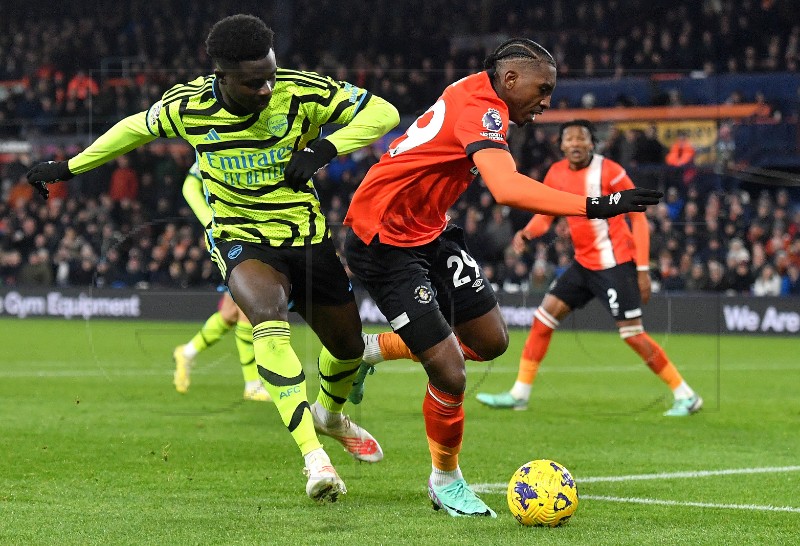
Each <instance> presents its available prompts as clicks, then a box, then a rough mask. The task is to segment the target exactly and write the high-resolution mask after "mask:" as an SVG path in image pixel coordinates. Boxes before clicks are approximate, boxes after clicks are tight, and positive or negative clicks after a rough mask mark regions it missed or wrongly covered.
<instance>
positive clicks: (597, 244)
mask: <svg viewBox="0 0 800 546" xmlns="http://www.w3.org/2000/svg"><path fill="white" fill-rule="evenodd" d="M560 141H561V151H562V152H564V155H565V156H566V158H565V159H562V160H561V161H558V162H556V163H554V164H553V166H552V167H550V170H549V171H548V173H547V175H546V176H545V179H544V184H545V185H546V186H550V187H552V188H555V189H559V190H563V191H568V192H571V193H575V194H578V195H587V196H599V195H603V194H605V193H611V192H615V191H620V190H625V189H628V188H633V187H634V185H633V182H632V181H631V179H630V178H628V175H627V174H626V173H625V169H623V168H622V166H620V165H619V164H618V163H615V162H614V161H611V160H610V159H607V158H605V157H603V156H601V155H599V154H595V153H594V129H593V127H592V124H591V123H590V122H588V121H586V120H575V121H570V122H567V123H565V124H563V125H562V126H561V129H560ZM628 218H629V219H630V222H631V227H632V229H631V228H629V227H628V224H627V222H626V221H625V217H624V216H616V217H614V218H609V219H607V220H601V219H594V220H589V219H586V218H578V217H569V218H567V222H568V224H569V231H570V234H571V236H572V244H573V246H574V247H575V262H574V263H573V264H572V265H571V266H570V267H569V268H568V269H567V270H566V271H565V272H564V273H563V275H561V276H560V277H559V278H558V279H557V280H556V281H555V282H554V284H553V285H552V286H551V287H550V290H549V292H548V293H547V294H546V295H545V297H544V300H543V301H542V304H541V305H540V306H539V308H538V309H537V310H536V312H535V313H534V315H533V316H534V319H533V325H532V326H531V332H530V334H529V335H528V339H527V341H526V342H525V348H524V349H523V351H522V357H521V358H520V361H519V373H518V375H517V381H516V383H514V387H513V388H512V389H511V391H510V392H504V393H500V394H487V393H479V394H478V396H477V397H478V400H479V401H480V402H483V403H484V404H486V405H488V406H491V407H493V408H513V409H520V410H522V409H526V408H527V407H528V399H529V398H530V394H531V387H532V385H533V380H534V379H535V378H536V372H537V371H538V369H539V364H540V363H541V361H542V359H543V358H544V355H545V354H546V353H547V347H548V346H549V344H550V338H551V336H552V335H553V331H554V330H555V329H556V328H557V327H558V325H559V323H560V322H561V321H562V320H563V319H564V318H565V317H566V316H567V315H569V314H570V313H571V312H572V310H573V309H578V308H580V307H583V306H584V305H586V304H587V303H589V301H591V300H592V299H594V298H598V299H599V300H600V301H602V302H603V305H604V306H605V308H606V310H607V311H608V312H609V313H610V314H611V316H612V318H613V319H614V321H615V322H616V324H617V328H619V335H620V337H621V338H622V339H623V340H624V341H625V343H627V344H628V345H629V346H630V347H631V348H632V349H633V350H634V351H636V353H637V354H639V356H641V357H642V360H644V361H645V363H646V364H647V366H648V367H649V368H650V369H651V370H652V371H653V373H655V374H657V375H658V377H659V378H661V380H662V381H663V382H664V383H666V384H667V385H668V386H669V387H670V389H672V392H673V395H674V397H675V401H674V404H673V406H672V408H671V409H669V410H668V411H667V412H666V413H665V414H664V415H668V416H686V415H691V414H692V413H694V412H696V411H699V410H700V408H701V407H702V406H703V399H702V398H700V397H699V396H698V395H697V394H696V393H695V392H694V391H693V390H692V388H691V387H689V385H687V384H686V382H685V381H684V380H683V378H682V377H681V374H680V373H679V372H678V370H677V369H676V368H675V366H674V365H673V364H672V362H670V360H669V358H668V357H667V355H666V353H665V352H664V349H662V348H661V347H660V346H659V345H658V343H656V342H655V341H654V340H653V339H652V338H651V337H650V336H649V335H647V333H646V332H645V331H644V326H643V325H642V309H641V303H642V302H644V303H647V302H648V300H649V299H650V267H649V265H648V264H649V260H650V233H649V228H648V224H647V219H646V218H645V216H644V214H643V213H630V214H628ZM553 219H554V218H553V216H545V215H536V216H534V217H533V219H531V221H530V222H529V223H528V225H527V226H525V228H524V229H522V230H520V231H518V232H517V234H516V235H515V236H514V249H515V250H516V251H517V252H519V253H521V252H523V251H524V250H525V244H526V242H527V241H529V240H531V239H535V238H537V237H541V236H542V235H544V234H545V233H547V230H548V229H549V228H550V224H551V223H552V222H553Z"/></svg>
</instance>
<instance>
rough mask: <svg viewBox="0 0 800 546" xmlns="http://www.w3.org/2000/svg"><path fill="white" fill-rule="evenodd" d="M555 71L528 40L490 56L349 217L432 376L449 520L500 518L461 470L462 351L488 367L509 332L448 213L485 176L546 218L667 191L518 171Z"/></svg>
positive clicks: (432, 444)
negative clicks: (607, 186) (556, 180)
mask: <svg viewBox="0 0 800 546" xmlns="http://www.w3.org/2000/svg"><path fill="white" fill-rule="evenodd" d="M555 64H556V63H555V60H554V59H553V57H552V55H550V53H549V52H547V50H545V49H544V48H543V47H542V46H540V45H539V44H537V43H536V42H533V41H531V40H528V39H513V40H509V41H507V42H505V43H504V44H502V45H500V46H499V47H498V48H497V49H496V50H495V51H494V52H493V53H492V54H491V55H489V57H488V58H487V59H486V62H485V68H486V69H487V70H486V71H484V72H480V73H478V74H474V75H472V76H468V77H466V78H463V79H461V80H459V81H457V82H455V83H454V84H451V85H450V86H448V87H447V89H445V91H444V93H443V94H442V96H441V97H440V98H439V100H438V101H437V102H436V103H435V104H434V105H433V106H431V107H430V108H429V109H428V111H427V112H425V113H424V114H423V115H422V116H420V117H419V118H418V119H417V120H416V121H415V122H414V123H413V124H412V125H411V127H409V129H408V130H407V131H406V133H405V134H404V135H403V136H401V137H400V138H398V139H396V140H395V141H394V142H392V144H391V146H390V148H389V151H388V152H387V153H386V154H384V155H383V156H382V157H381V159H380V161H379V162H378V163H377V164H376V165H374V166H373V167H372V168H371V169H370V170H369V172H368V173H367V175H366V177H365V179H364V181H363V182H362V183H361V185H360V186H359V188H358V189H357V190H356V192H355V195H354V196H353V200H352V202H351V204H350V209H349V210H348V213H347V216H346V217H345V224H347V225H349V226H350V228H351V231H350V232H349V233H348V235H347V240H346V243H345V253H346V256H347V261H348V265H349V267H350V269H351V271H352V272H353V273H354V274H355V275H356V276H357V277H358V278H359V279H360V280H361V281H362V283H363V284H364V285H365V287H366V288H367V290H368V291H369V293H370V295H371V296H372V298H373V299H374V300H375V302H376V303H377V305H378V308H379V309H380V310H381V312H382V313H383V314H384V315H385V316H386V317H387V319H388V320H389V323H390V324H391V326H392V329H393V330H395V331H396V332H397V334H399V335H400V337H401V338H402V340H403V341H404V342H405V344H406V345H408V347H409V349H410V350H411V352H412V353H413V354H415V355H417V356H418V357H419V358H420V361H421V363H422V365H423V367H424V368H425V371H426V373H427V374H428V379H429V382H428V385H427V389H426V393H425V399H424V402H423V415H424V418H425V429H426V433H427V437H428V446H429V449H430V453H431V459H432V467H433V468H432V472H431V475H430V478H429V480H428V494H429V496H430V498H431V501H432V502H433V506H434V508H435V509H437V510H438V509H444V510H445V511H446V512H447V513H448V514H450V515H452V516H463V515H466V516H492V517H495V513H494V512H493V511H492V510H491V509H490V508H489V507H488V506H487V505H486V504H485V503H484V502H483V501H482V500H481V499H480V498H479V497H478V496H477V495H476V494H475V493H474V492H473V491H472V490H471V489H470V487H469V486H468V485H467V483H466V481H465V480H464V478H463V475H462V473H461V469H460V468H459V464H458V455H459V452H460V450H461V442H462V437H463V431H464V410H463V407H462V402H463V400H464V390H465V386H466V369H465V366H464V356H465V355H466V356H467V358H470V359H474V360H489V359H492V358H495V357H497V356H499V355H501V354H503V352H505V350H506V348H507V347H508V331H507V327H506V324H505V321H504V320H503V318H502V316H501V314H500V309H499V307H498V305H497V299H496V297H495V295H494V292H493V290H492V288H491V286H490V285H489V282H488V281H487V279H486V277H485V276H484V275H483V272H482V271H481V268H480V267H479V266H478V264H477V263H476V262H475V260H474V259H473V258H472V257H471V256H470V255H469V254H468V253H467V251H466V249H465V244H464V238H463V233H462V231H461V230H460V229H459V228H458V227H456V226H449V225H448V221H447V217H446V213H447V210H448V209H449V208H450V206H451V205H453V203H455V201H456V200H457V199H458V198H459V196H460V195H461V194H462V193H463V192H464V191H465V190H466V188H467V186H468V185H469V184H470V183H471V181H472V180H473V178H474V176H475V175H476V174H478V172H480V174H481V176H482V177H483V179H484V181H485V183H486V186H487V187H488V188H489V191H490V192H491V193H492V195H493V196H494V198H495V200H496V201H497V202H498V203H500V204H503V205H509V206H514V207H517V208H521V209H525V210H529V211H531V212H542V213H546V214H554V215H577V216H589V217H592V218H606V217H609V216H614V215H617V214H622V213H626V212H631V211H644V210H645V208H646V207H645V205H652V204H656V203H657V202H658V197H660V196H661V194H660V192H654V191H651V190H643V189H631V190H627V191H623V192H618V193H615V194H614V195H612V196H606V197H603V198H600V196H599V195H598V196H597V197H592V198H586V197H585V196H580V195H575V194H574V193H566V192H561V191H558V190H554V189H552V188H549V187H547V186H544V185H543V184H539V183H537V182H535V181H534V180H532V179H530V178H528V177H526V176H523V175H521V174H519V173H518V172H517V171H516V165H515V162H514V158H513V157H512V156H511V153H510V152H509V149H508V145H507V143H506V131H507V130H508V124H509V122H513V123H516V124H518V125H523V124H525V123H529V122H532V121H533V120H534V118H535V117H536V115H538V114H541V113H542V112H543V111H544V110H545V109H547V108H549V107H550V99H551V95H552V93H553V89H554V88H555V85H556V66H555ZM454 332H455V334H457V335H458V339H456V335H454ZM459 339H460V340H461V342H462V345H461V346H460V345H459ZM462 351H463V352H462Z"/></svg>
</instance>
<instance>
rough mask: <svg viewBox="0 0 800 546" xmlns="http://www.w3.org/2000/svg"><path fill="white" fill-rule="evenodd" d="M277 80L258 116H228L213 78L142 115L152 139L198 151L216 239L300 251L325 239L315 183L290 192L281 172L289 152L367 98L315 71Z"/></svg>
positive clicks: (285, 73) (346, 117)
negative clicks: (175, 139) (168, 139)
mask: <svg viewBox="0 0 800 546" xmlns="http://www.w3.org/2000/svg"><path fill="white" fill-rule="evenodd" d="M276 80H277V81H276V84H275V88H274V90H273V93H272V98H271V100H270V103H269V106H268V107H267V109H266V110H263V111H262V112H260V113H257V114H249V115H244V116H240V115H236V114H232V113H231V112H228V111H227V110H226V109H225V108H224V106H223V104H222V102H220V101H219V100H217V96H218V93H219V91H218V89H217V88H216V86H215V77H214V76H213V75H210V76H205V77H201V78H197V79H196V80H193V81H191V82H189V83H186V84H179V85H176V86H174V87H172V88H171V89H169V90H168V91H167V92H166V93H164V95H163V96H162V98H161V100H160V101H159V102H158V103H156V104H154V105H153V106H152V107H151V108H150V109H149V110H148V111H147V115H146V123H147V129H148V130H149V131H150V133H151V134H152V135H153V136H160V137H179V138H183V139H184V140H186V141H187V142H189V144H191V145H192V147H194V148H195V150H196V151H197V163H198V166H199V169H200V174H201V176H202V179H203V184H204V186H205V190H206V195H207V198H208V204H209V206H210V207H211V210H212V212H213V223H212V230H211V234H212V237H213V238H214V239H221V240H230V239H241V240H245V241H253V242H259V243H264V244H268V245H270V246H300V245H305V244H310V243H318V242H320V241H322V239H323V238H324V237H325V234H326V230H327V228H326V224H325V217H324V216H323V214H322V211H321V210H320V204H319V199H318V198H317V196H316V192H315V190H314V188H313V184H312V183H311V182H310V181H309V183H308V184H307V185H306V187H305V188H304V189H303V190H302V191H299V192H295V191H293V190H292V189H290V188H289V187H288V186H287V185H286V184H285V182H284V180H283V171H284V169H285V167H286V165H287V163H288V162H289V159H290V158H291V155H292V151H293V150H301V149H303V148H304V147H305V146H306V144H308V142H310V141H311V140H314V139H316V138H317V137H319V136H320V132H321V127H322V126H323V125H325V124H328V123H333V124H343V125H346V124H348V123H349V122H350V121H352V119H353V117H354V116H355V115H356V114H357V113H358V112H359V110H360V109H361V108H363V107H364V105H365V104H366V103H367V101H369V100H370V96H371V95H370V93H368V92H367V91H365V90H363V89H361V88H358V87H355V86H353V85H350V84H349V83H345V82H338V81H335V80H333V79H331V78H329V77H325V76H321V75H319V74H315V73H312V72H301V71H296V70H287V69H281V68H279V69H278V72H277V77H276Z"/></svg>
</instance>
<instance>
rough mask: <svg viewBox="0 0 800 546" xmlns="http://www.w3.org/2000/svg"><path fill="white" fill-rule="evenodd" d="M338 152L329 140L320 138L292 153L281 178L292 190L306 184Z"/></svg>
mask: <svg viewBox="0 0 800 546" xmlns="http://www.w3.org/2000/svg"><path fill="white" fill-rule="evenodd" d="M337 154H338V152H337V151H336V146H334V145H333V144H331V141H330V140H325V139H324V138H323V139H320V140H318V141H316V142H313V143H312V144H310V145H309V146H308V147H307V148H305V149H304V150H297V151H295V152H294V153H292V158H291V159H290V160H289V164H288V165H286V170H285V171H284V172H283V179H284V180H285V181H286V183H287V184H288V185H289V187H290V188H292V189H293V190H294V191H298V190H299V189H300V188H302V187H303V186H305V185H306V183H307V182H308V180H309V178H311V177H312V176H313V175H314V174H315V173H316V172H317V171H318V170H320V169H321V168H322V167H324V166H325V165H327V164H328V163H330V161H331V159H333V158H334V157H336V155H337Z"/></svg>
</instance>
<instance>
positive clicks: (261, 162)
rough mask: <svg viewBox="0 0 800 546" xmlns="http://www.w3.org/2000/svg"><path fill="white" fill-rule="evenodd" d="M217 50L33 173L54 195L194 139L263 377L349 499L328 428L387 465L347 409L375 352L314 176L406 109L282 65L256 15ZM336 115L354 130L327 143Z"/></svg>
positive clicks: (214, 44) (233, 21)
mask: <svg viewBox="0 0 800 546" xmlns="http://www.w3.org/2000/svg"><path fill="white" fill-rule="evenodd" d="M206 48H207V51H208V54H209V56H210V57H211V59H212V61H213V64H214V73H213V74H210V75H207V76H202V77H199V78H197V79H195V80H193V81H191V82H189V83H186V84H179V85H176V86H174V87H172V88H171V89H169V90H168V91H167V92H165V93H164V95H163V96H162V98H161V100H160V101H158V102H157V103H155V104H153V105H152V106H151V107H150V108H149V109H148V110H147V111H146V112H140V113H138V114H135V115H133V116H129V117H127V118H125V119H123V120H122V121H120V122H119V123H117V124H116V125H115V126H114V127H112V128H111V129H110V130H109V131H108V132H106V133H105V134H103V135H101V136H100V137H99V138H98V139H97V140H96V141H95V142H94V143H92V144H91V145H90V146H89V147H88V148H86V150H84V151H83V152H81V153H80V154H78V155H77V156H75V157H73V158H71V159H70V160H69V161H61V162H52V163H39V164H37V165H35V166H34V167H33V168H32V169H31V170H30V171H29V172H28V175H27V176H28V181H29V182H31V183H32V184H33V185H34V186H35V187H36V188H37V189H38V190H39V191H40V193H42V195H45V196H46V194H47V188H46V183H48V182H53V181H56V180H66V179H69V178H71V177H72V176H74V175H76V174H80V173H83V172H86V171H89V170H91V169H93V168H95V167H97V166H98V165H101V164H103V163H106V162H107V161H110V160H111V159H113V158H115V157H117V156H119V155H122V154H124V153H126V152H129V151H130V150H133V149H134V148H136V147H138V146H141V145H143V144H145V143H147V142H150V141H152V140H154V139H155V138H157V137H166V138H183V139H184V140H186V141H187V142H188V143H189V144H191V145H192V147H194V149H195V151H196V153H197V161H198V164H199V166H200V172H201V175H202V177H203V185H204V187H205V192H206V195H207V201H208V204H209V206H210V207H211V210H212V212H213V219H212V223H211V226H210V230H209V237H210V239H211V241H210V242H211V256H212V259H213V260H214V261H215V262H216V263H217V265H218V266H219V268H220V272H221V273H222V276H223V278H224V279H225V282H226V285H227V286H228V288H229V289H230V292H231V295H232V296H233V299H234V300H235V301H236V303H237V304H238V305H239V307H240V308H241V310H242V311H243V312H244V314H245V315H246V316H247V318H248V319H249V321H250V323H251V324H252V325H253V348H254V351H255V359H256V363H257V365H258V372H259V375H260V376H261V378H262V379H263V380H264V384H265V386H266V388H267V391H269V393H270V396H271V397H272V399H273V400H274V402H275V405H276V407H277V409H278V411H279V413H280V415H281V419H282V420H283V423H284V425H285V426H286V427H287V429H288V430H289V432H290V433H291V435H292V437H293V439H294V441H295V442H296V444H297V446H298V448H299V449H300V452H301V454H302V455H303V457H304V459H305V473H306V475H307V476H308V482H307V484H306V493H307V494H308V496H309V497H311V498H312V499H315V500H320V501H322V500H329V501H335V500H336V499H337V498H338V497H339V495H341V494H343V493H345V492H346V491H347V490H346V488H345V485H344V482H343V481H342V479H341V478H340V477H339V475H338V473H337V472H336V470H335V469H334V467H333V465H332V464H331V461H330V458H329V457H328V455H327V453H326V452H325V450H324V449H323V447H322V444H321V443H320V441H319V439H318V437H317V432H319V433H321V434H326V435H329V436H331V437H334V438H336V439H337V440H338V441H339V442H340V443H341V444H342V445H343V446H344V447H345V449H346V450H347V451H348V452H349V453H350V454H351V455H353V456H354V457H355V458H357V459H359V460H362V461H367V462H377V461H379V460H381V459H382V458H383V452H382V450H381V448H380V445H379V444H378V443H377V441H375V439H374V438H373V437H372V435H371V434H369V432H367V431H366V430H364V429H363V428H362V427H360V426H358V425H357V424H356V423H353V422H352V421H351V420H350V419H349V418H348V417H347V416H345V415H343V413H342V407H343V405H344V403H345V401H346V399H347V396H348V394H349V392H350V390H351V388H352V382H353V378H354V376H355V374H356V371H357V370H358V368H359V365H360V363H361V357H362V354H363V351H364V342H363V340H362V338H361V319H360V317H359V315H358V308H357V306H356V303H355V298H354V296H353V292H352V287H351V286H350V283H349V280H348V278H347V275H346V274H345V271H344V267H342V264H341V262H340V261H339V258H338V256H337V255H336V251H335V248H334V245H333V242H332V240H331V237H330V233H329V230H328V228H327V226H326V222H325V217H324V215H323V214H322V210H321V209H320V203H319V199H318V198H317V195H316V191H315V189H314V185H313V183H312V181H311V176H312V175H313V174H314V173H315V172H316V171H318V170H319V169H321V168H322V167H323V166H324V165H326V164H327V163H328V162H329V161H330V160H331V159H333V158H334V157H336V156H337V155H340V154H346V153H349V152H352V151H354V150H357V149H359V148H361V147H363V146H365V145H368V144H370V143H372V142H374V141H375V140H377V139H378V138H380V137H381V136H382V135H384V134H386V133H387V132H388V131H389V130H390V129H392V128H393V127H395V126H396V125H397V124H398V123H399V115H398V113H397V110H396V109H395V108H394V107H393V106H392V105H391V104H389V103H388V102H386V101H384V100H382V99H380V98H379V97H376V96H374V95H373V94H371V93H369V92H368V91H366V90H364V89H361V88H359V87H356V86H354V85H351V84H349V83H346V82H337V81H335V80H333V79H331V78H328V77H324V76H320V75H318V74H314V73H311V72H302V71H295V70H288V69H282V68H278V66H277V63H276V61H275V51H274V49H273V32H272V30H271V29H269V28H268V27H267V26H266V25H265V24H264V22H263V21H262V20H261V19H259V18H257V17H254V16H252V15H241V14H240V15H232V16H229V17H226V18H224V19H221V20H220V21H218V22H217V23H215V24H214V26H213V27H212V29H211V31H210V33H209V35H208V38H207V39H206ZM328 123H335V124H337V125H343V127H342V128H341V129H339V130H337V131H336V132H334V133H332V134H330V135H328V136H326V137H325V138H320V137H321V128H322V126H323V125H325V124H328ZM290 300H292V301H293V302H294V304H295V307H294V309H295V310H296V311H297V312H298V313H299V314H300V315H301V316H302V317H303V318H304V319H305V321H306V322H307V323H308V324H309V325H310V326H311V328H312V329H313V330H314V332H315V333H316V334H317V336H318V337H319V339H320V341H321V342H322V345H323V349H322V351H321V353H320V355H319V360H318V366H319V375H320V392H319V395H318V397H317V400H316V402H315V403H314V404H313V405H310V404H309V402H308V397H307V395H306V380H305V375H304V373H303V367H302V365H301V363H300V360H299V359H298V357H297V355H296V354H295V352H294V350H293V348H292V346H291V344H290V327H289V322H288V303H289V301H290Z"/></svg>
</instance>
